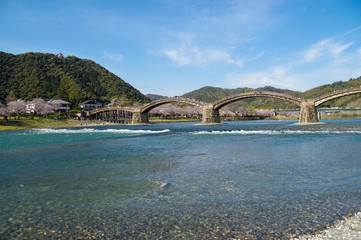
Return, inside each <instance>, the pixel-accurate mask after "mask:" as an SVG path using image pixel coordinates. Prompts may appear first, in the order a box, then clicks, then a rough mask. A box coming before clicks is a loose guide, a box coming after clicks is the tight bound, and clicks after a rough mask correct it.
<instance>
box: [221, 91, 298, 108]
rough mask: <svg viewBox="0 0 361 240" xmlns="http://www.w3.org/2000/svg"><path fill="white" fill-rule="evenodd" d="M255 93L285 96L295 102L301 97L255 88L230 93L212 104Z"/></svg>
mask: <svg viewBox="0 0 361 240" xmlns="http://www.w3.org/2000/svg"><path fill="white" fill-rule="evenodd" d="M257 95H270V96H278V97H280V98H286V99H291V100H294V101H297V102H301V100H302V99H301V98H299V97H295V96H292V95H289V94H285V93H278V92H269V91H262V90H256V91H252V92H246V93H241V94H235V95H231V96H229V97H227V98H225V99H222V100H219V101H217V102H215V103H214V105H218V104H221V103H223V102H225V101H228V100H230V99H235V98H239V97H242V96H255V97H257Z"/></svg>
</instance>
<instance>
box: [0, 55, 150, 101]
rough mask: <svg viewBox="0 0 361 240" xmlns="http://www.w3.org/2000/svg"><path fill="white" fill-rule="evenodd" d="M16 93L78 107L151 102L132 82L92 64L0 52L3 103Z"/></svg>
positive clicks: (19, 96) (26, 98)
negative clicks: (89, 103) (116, 101)
mask: <svg viewBox="0 0 361 240" xmlns="http://www.w3.org/2000/svg"><path fill="white" fill-rule="evenodd" d="M11 91H13V92H14V93H15V95H16V97H18V98H22V99H24V100H31V99H34V98H43V99H45V100H48V99H52V98H59V99H63V100H65V101H69V102H71V103H73V104H78V103H80V102H82V101H84V100H88V99H89V100H102V101H104V102H108V101H110V100H111V99H112V98H115V97H116V98H119V99H122V100H124V101H127V102H140V103H144V102H149V99H148V98H147V97H146V96H144V95H143V94H141V93H140V92H139V91H138V90H137V89H135V88H133V87H132V86H131V85H130V84H129V83H126V82H124V81H123V80H122V79H121V78H119V77H118V76H116V75H114V74H113V73H111V72H109V71H108V70H106V69H105V68H103V67H102V66H100V65H99V64H96V63H95V62H93V61H90V60H86V59H80V58H77V57H74V56H69V57H63V56H62V55H54V54H45V53H31V52H30V53H25V54H20V55H13V54H9V53H5V52H0V100H1V101H3V100H4V99H6V97H7V96H8V94H9V93H10V92H11Z"/></svg>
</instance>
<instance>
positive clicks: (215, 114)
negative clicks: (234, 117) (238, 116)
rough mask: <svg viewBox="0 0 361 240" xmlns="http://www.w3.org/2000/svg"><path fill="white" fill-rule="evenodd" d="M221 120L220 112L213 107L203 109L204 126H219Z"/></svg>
mask: <svg viewBox="0 0 361 240" xmlns="http://www.w3.org/2000/svg"><path fill="white" fill-rule="evenodd" d="M219 123H221V118H220V117H219V110H218V109H217V110H215V109H214V108H213V105H207V106H204V107H203V117H202V124H219Z"/></svg>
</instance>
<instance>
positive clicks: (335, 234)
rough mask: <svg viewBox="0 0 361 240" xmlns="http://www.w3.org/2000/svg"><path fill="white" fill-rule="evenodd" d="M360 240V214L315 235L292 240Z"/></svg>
mask: <svg viewBox="0 0 361 240" xmlns="http://www.w3.org/2000/svg"><path fill="white" fill-rule="evenodd" d="M339 239H345V240H360V239H361V212H358V213H356V214H355V215H354V216H352V217H349V218H344V219H343V220H341V221H338V222H336V223H335V225H334V226H332V227H328V228H327V229H325V230H323V231H321V232H320V233H318V234H316V235H305V236H302V237H299V238H294V240H339Z"/></svg>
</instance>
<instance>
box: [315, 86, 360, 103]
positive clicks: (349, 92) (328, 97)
mask: <svg viewBox="0 0 361 240" xmlns="http://www.w3.org/2000/svg"><path fill="white" fill-rule="evenodd" d="M359 93H361V88H360V89H354V90H343V91H338V92H334V93H331V94H327V95H324V96H321V97H319V98H317V99H316V100H314V101H315V107H317V106H319V105H321V104H323V103H325V102H328V101H331V100H333V99H336V98H340V97H345V96H349V95H354V94H359Z"/></svg>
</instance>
